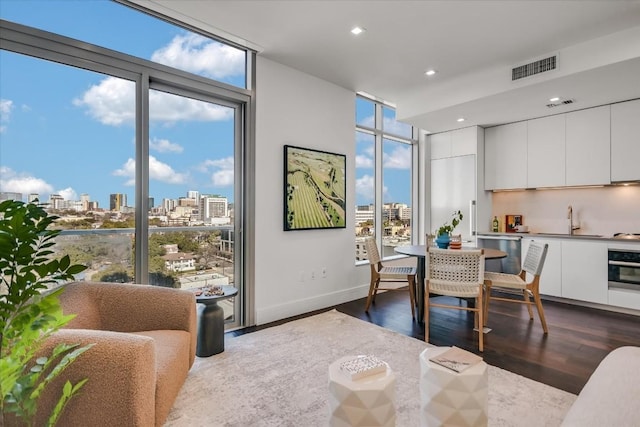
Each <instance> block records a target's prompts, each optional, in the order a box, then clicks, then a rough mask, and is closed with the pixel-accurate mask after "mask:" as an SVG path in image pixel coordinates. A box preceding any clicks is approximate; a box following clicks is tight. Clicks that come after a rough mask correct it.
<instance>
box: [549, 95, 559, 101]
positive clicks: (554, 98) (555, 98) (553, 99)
mask: <svg viewBox="0 0 640 427" xmlns="http://www.w3.org/2000/svg"><path fill="white" fill-rule="evenodd" d="M549 101H550V102H558V101H560V98H559V97H557V96H554V97H553V98H549Z"/></svg>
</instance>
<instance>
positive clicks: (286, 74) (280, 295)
mask: <svg viewBox="0 0 640 427" xmlns="http://www.w3.org/2000/svg"><path fill="white" fill-rule="evenodd" d="M256 67H257V81H256V90H257V92H256V102H257V105H256V107H257V111H256V159H257V161H256V170H255V174H256V188H255V190H256V212H255V225H256V233H255V253H256V261H255V309H256V323H257V324H264V323H267V322H271V321H274V320H279V319H283V318H286V317H290V316H294V315H297V314H301V313H306V312H308V311H311V310H316V309H320V308H324V307H328V306H331V305H335V304H339V303H342V302H345V301H351V300H353V299H357V298H362V297H364V296H366V294H367V289H368V280H369V266H368V264H367V265H365V266H360V267H356V266H355V229H354V221H353V210H349V209H348V210H347V212H346V214H347V227H346V228H343V229H331V230H299V231H287V232H285V231H283V212H282V211H283V203H284V202H283V186H284V183H283V180H284V177H283V162H284V160H283V146H284V145H285V144H289V145H295V146H300V147H307V148H312V149H319V150H324V151H329V152H334V153H340V154H345V155H346V156H347V172H346V177H347V206H355V202H354V200H355V194H354V190H355V185H354V177H355V142H354V141H355V94H354V93H353V92H350V91H348V90H346V89H343V88H340V87H338V86H336V85H333V84H330V83H327V82H326V81H323V80H320V79H317V78H315V77H313V76H310V75H308V74H304V73H301V72H299V71H296V70H294V69H292V68H288V67H285V66H282V65H280V64H277V63H275V62H272V61H269V60H267V59H265V58H262V57H260V56H258V60H257V63H256ZM322 268H326V271H327V275H326V278H322V277H321V275H320V271H321V269H322ZM312 271H314V272H315V276H316V278H315V279H311V272H312ZM301 278H302V279H303V280H301Z"/></svg>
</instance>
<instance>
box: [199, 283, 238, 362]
mask: <svg viewBox="0 0 640 427" xmlns="http://www.w3.org/2000/svg"><path fill="white" fill-rule="evenodd" d="M222 289H223V290H224V294H222V295H211V296H205V295H204V293H203V294H202V295H197V296H196V302H197V303H198V305H197V312H198V339H197V342H196V356H198V357H209V356H213V355H214V354H218V353H222V352H223V351H224V310H223V309H222V307H220V306H219V305H218V301H222V300H224V299H227V298H231V297H233V296H235V295H237V294H238V289H236V288H234V287H233V286H229V285H227V286H222Z"/></svg>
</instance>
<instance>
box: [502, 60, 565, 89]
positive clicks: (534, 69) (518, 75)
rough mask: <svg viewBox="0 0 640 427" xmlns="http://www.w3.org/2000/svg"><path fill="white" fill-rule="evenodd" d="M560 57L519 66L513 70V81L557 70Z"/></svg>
mask: <svg viewBox="0 0 640 427" xmlns="http://www.w3.org/2000/svg"><path fill="white" fill-rule="evenodd" d="M557 60H558V55H553V56H550V57H548V58H544V59H540V60H538V61H533V62H530V63H528V64H524V65H519V66H517V67H514V68H512V69H511V81H512V82H514V81H516V80H520V79H523V78H525V77H530V76H535V75H536V74H540V73H544V72H547V71H551V70H555V69H556V66H557V63H558V61H557Z"/></svg>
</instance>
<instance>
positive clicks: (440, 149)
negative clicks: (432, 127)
mask: <svg viewBox="0 0 640 427" xmlns="http://www.w3.org/2000/svg"><path fill="white" fill-rule="evenodd" d="M429 144H430V146H431V160H435V159H445V158H447V157H451V132H441V133H434V134H432V135H429Z"/></svg>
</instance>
